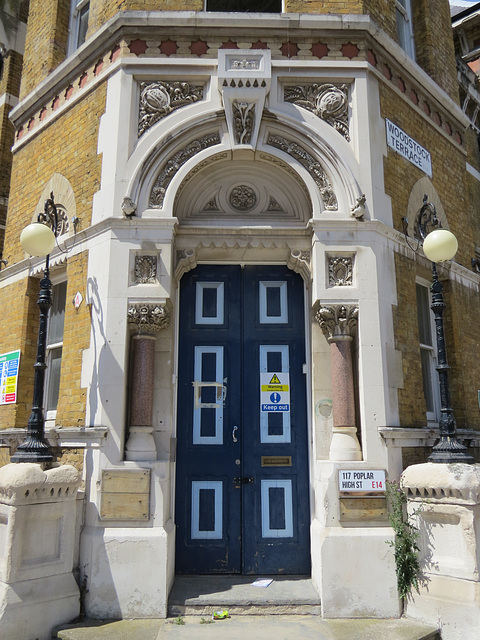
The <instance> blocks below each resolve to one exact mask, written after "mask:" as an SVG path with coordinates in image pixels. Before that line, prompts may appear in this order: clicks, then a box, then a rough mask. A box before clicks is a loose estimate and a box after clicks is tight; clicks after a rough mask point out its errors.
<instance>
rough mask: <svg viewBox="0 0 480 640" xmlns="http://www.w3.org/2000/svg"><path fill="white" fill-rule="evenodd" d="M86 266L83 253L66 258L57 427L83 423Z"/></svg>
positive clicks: (87, 340) (87, 320)
mask: <svg viewBox="0 0 480 640" xmlns="http://www.w3.org/2000/svg"><path fill="white" fill-rule="evenodd" d="M87 268H88V253H87V252H85V253H82V254H79V255H77V256H73V257H70V258H68V262H67V298H66V307H65V325H64V332H63V350H62V370H61V378H60V392H59V400H58V406H57V417H56V421H55V422H56V424H57V426H61V427H83V426H85V407H86V389H84V388H82V387H81V386H80V377H81V372H82V354H83V350H84V349H86V348H88V346H89V344H90V324H91V318H90V311H89V308H88V307H87V305H86V303H85V299H86V290H87ZM77 291H79V292H80V293H81V294H82V296H83V298H84V301H83V302H82V304H81V305H80V307H79V308H78V309H75V306H74V304H73V299H74V297H75V294H76V293H77Z"/></svg>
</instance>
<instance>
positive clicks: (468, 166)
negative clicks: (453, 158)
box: [465, 162, 480, 180]
mask: <svg viewBox="0 0 480 640" xmlns="http://www.w3.org/2000/svg"><path fill="white" fill-rule="evenodd" d="M465 168H466V170H467V171H468V173H469V174H470V175H471V176H473V177H474V178H475V180H480V172H478V171H477V170H476V169H475V167H472V165H471V164H469V163H468V162H467V163H465Z"/></svg>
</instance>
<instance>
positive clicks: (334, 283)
mask: <svg viewBox="0 0 480 640" xmlns="http://www.w3.org/2000/svg"><path fill="white" fill-rule="evenodd" d="M352 285H353V257H352V256H328V286H330V287H350V286H352Z"/></svg>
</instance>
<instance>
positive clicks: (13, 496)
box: [0, 463, 80, 640]
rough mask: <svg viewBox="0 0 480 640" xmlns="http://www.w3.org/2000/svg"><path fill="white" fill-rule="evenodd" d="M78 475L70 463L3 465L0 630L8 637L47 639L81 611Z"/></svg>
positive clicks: (0, 481)
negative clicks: (77, 572) (77, 578)
mask: <svg viewBox="0 0 480 640" xmlns="http://www.w3.org/2000/svg"><path fill="white" fill-rule="evenodd" d="M79 484H80V474H79V473H78V471H77V470H76V469H75V468H74V467H71V466H69V465H64V466H61V467H56V468H53V469H50V470H48V471H43V469H42V465H40V464H36V463H20V464H8V465H6V466H4V467H2V468H1V469H0V554H1V555H0V629H1V635H2V637H5V638H8V639H9V640H25V639H26V638H35V639H37V640H49V638H51V631H52V628H53V627H54V626H56V625H58V624H63V623H65V622H68V621H70V620H72V619H73V618H75V617H76V616H78V614H79V612H80V593H79V589H78V586H77V583H76V582H75V579H74V577H73V574H72V568H73V557H74V547H75V522H76V495H77V490H78V486H79Z"/></svg>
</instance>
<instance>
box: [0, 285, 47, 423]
mask: <svg viewBox="0 0 480 640" xmlns="http://www.w3.org/2000/svg"><path fill="white" fill-rule="evenodd" d="M38 291H39V283H38V280H37V279H36V278H28V279H26V280H19V281H18V282H15V283H14V284H11V285H9V286H6V287H2V288H1V289H0V308H2V309H7V308H8V313H5V314H3V320H2V322H1V323H0V353H7V352H9V351H14V350H16V349H20V351H21V353H20V368H19V374H18V388H17V391H18V401H17V403H16V404H14V405H0V429H9V428H12V427H24V428H26V426H27V422H28V418H29V416H30V411H31V407H32V397H33V365H34V363H35V360H36V348H37V338H38V317H39V311H38V307H37V299H38Z"/></svg>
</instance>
